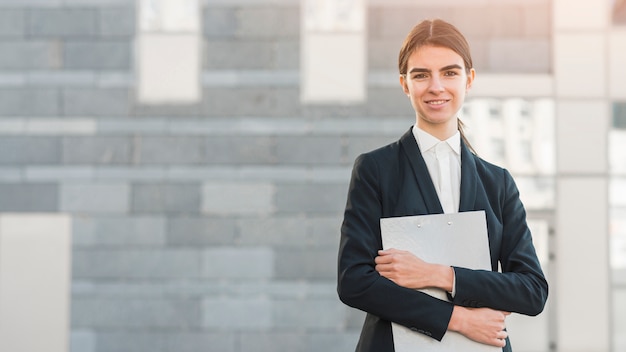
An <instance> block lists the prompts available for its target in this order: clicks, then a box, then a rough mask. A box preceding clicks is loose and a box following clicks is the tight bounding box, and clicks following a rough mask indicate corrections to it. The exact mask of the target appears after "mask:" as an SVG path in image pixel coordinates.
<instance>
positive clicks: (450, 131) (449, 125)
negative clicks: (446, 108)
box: [416, 118, 458, 141]
mask: <svg viewBox="0 0 626 352" xmlns="http://www.w3.org/2000/svg"><path fill="white" fill-rule="evenodd" d="M416 123H417V127H419V128H420V129H422V130H423V131H425V132H428V133H429V134H430V135H432V136H434V137H436V138H437V139H439V140H440V141H445V140H446V139H448V138H450V137H452V136H454V134H455V133H456V131H458V122H457V119H456V118H454V119H451V120H450V121H448V122H446V123H440V124H433V123H428V122H425V121H423V120H421V119H419V118H418V119H417V122H416Z"/></svg>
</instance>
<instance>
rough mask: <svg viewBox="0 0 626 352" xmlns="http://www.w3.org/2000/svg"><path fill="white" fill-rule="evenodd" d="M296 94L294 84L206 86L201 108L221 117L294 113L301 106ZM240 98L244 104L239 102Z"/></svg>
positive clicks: (210, 114) (289, 114)
mask: <svg viewBox="0 0 626 352" xmlns="http://www.w3.org/2000/svg"><path fill="white" fill-rule="evenodd" d="M253 56H254V55H253ZM298 94H299V92H298V91H297V90H296V89H293V88H286V89H279V88H268V87H259V88H248V87H245V88H243V87H242V88H207V89H205V90H204V93H203V102H202V112H203V114H205V115H207V116H220V117H225V116H255V117H259V116H272V117H278V116H293V115H295V114H297V113H298V112H299V111H300V107H301V104H300V97H299V95H298ZM242 101H246V102H247V104H241V102H242ZM326 116H328V115H326Z"/></svg>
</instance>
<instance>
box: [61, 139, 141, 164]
mask: <svg viewBox="0 0 626 352" xmlns="http://www.w3.org/2000/svg"><path fill="white" fill-rule="evenodd" d="M62 143H63V163H64V164H90V165H94V164H128V163H130V161H131V151H132V146H131V141H130V138H128V137H101V136H97V137H95V136H90V137H64V138H63V142H62Z"/></svg>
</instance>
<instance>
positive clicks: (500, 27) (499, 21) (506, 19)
mask: <svg viewBox="0 0 626 352" xmlns="http://www.w3.org/2000/svg"><path fill="white" fill-rule="evenodd" d="M487 11H488V12H487V13H486V16H487V18H489V19H490V22H493V31H492V32H491V37H492V38H498V39H503V38H520V37H522V36H523V35H524V18H523V11H520V9H519V8H517V7H514V6H503V5H502V6H492V7H490V8H489V9H488V10H487Z"/></svg>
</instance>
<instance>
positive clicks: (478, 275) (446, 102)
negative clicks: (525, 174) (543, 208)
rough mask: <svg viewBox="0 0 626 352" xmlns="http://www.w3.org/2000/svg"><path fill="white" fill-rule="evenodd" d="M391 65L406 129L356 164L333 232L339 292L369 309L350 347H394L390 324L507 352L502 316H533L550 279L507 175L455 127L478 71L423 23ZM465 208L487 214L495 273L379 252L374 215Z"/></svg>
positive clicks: (445, 33)
mask: <svg viewBox="0 0 626 352" xmlns="http://www.w3.org/2000/svg"><path fill="white" fill-rule="evenodd" d="M399 71H400V84H401V86H402V89H403V90H404V93H405V94H406V95H407V97H408V98H409V100H410V101H411V104H412V106H413V109H414V110H415V116H416V122H415V125H414V126H412V127H411V129H409V131H407V132H406V133H405V134H404V135H403V136H402V137H401V138H400V140H398V141H397V142H395V143H392V144H390V145H387V146H384V147H382V148H380V149H377V150H374V151H372V152H369V153H366V154H362V155H360V156H359V157H358V158H357V159H356V161H355V164H354V169H353V172H352V179H351V182H350V187H349V191H348V200H347V205H346V209H345V213H344V221H343V224H342V227H341V243H340V248H339V267H338V269H339V272H338V293H339V297H340V299H341V300H342V301H343V302H344V303H345V304H347V305H349V306H352V307H355V308H358V309H360V310H363V311H365V312H367V316H366V318H365V322H364V325H363V329H362V331H361V337H360V339H359V342H358V345H357V348H356V350H357V351H376V352H384V351H393V350H394V347H393V338H392V330H391V322H394V323H398V324H401V325H404V326H406V327H409V328H411V329H412V330H414V331H417V332H420V333H423V334H425V335H427V336H430V337H432V338H433V339H436V340H441V339H442V338H443V337H444V335H445V333H446V331H448V330H450V331H456V332H459V333H460V334H462V335H464V336H466V337H468V338H470V339H472V340H474V341H477V342H480V343H483V344H487V345H492V346H498V347H502V348H503V350H504V351H511V347H510V344H509V343H508V335H507V332H506V330H505V319H506V316H507V315H508V314H510V313H511V312H516V313H521V314H526V315H537V314H539V313H540V312H541V311H542V310H543V307H544V305H545V302H546V299H547V296H548V284H547V282H546V280H545V277H544V275H543V272H542V269H541V266H540V264H539V260H538V259H537V255H536V253H535V249H534V247H533V244H532V237H531V233H530V231H529V229H528V226H527V224H526V212H525V210H524V207H523V205H522V203H521V201H520V199H519V192H518V190H517V187H516V186H515V183H514V181H513V179H512V177H511V175H510V174H509V173H508V171H506V170H505V169H502V168H500V167H497V166H495V165H492V164H489V163H487V162H486V161H484V160H482V159H480V158H479V157H478V156H476V155H475V154H474V153H473V150H471V147H470V146H469V143H468V142H467V141H466V140H465V138H464V136H463V134H462V128H461V127H462V125H461V121H460V120H459V119H458V118H457V113H458V111H459V110H460V109H461V107H462V105H463V102H464V100H465V95H466V93H467V91H468V90H469V89H470V87H471V85H472V82H473V81H474V77H475V71H474V69H473V65H472V59H471V57H470V51H469V45H468V44H467V41H466V40H465V38H464V37H463V35H462V34H461V33H460V32H459V31H458V29H456V28H455V27H454V26H452V25H451V24H449V23H447V22H444V21H442V20H433V21H430V20H427V21H423V22H421V23H419V24H418V25H416V26H415V27H414V28H413V29H412V30H411V32H410V33H409V34H408V36H407V38H406V39H405V41H404V43H403V45H402V48H401V50H400V54H399ZM442 156H443V157H442ZM440 160H446V161H445V162H444V163H439V161H440ZM473 210H484V211H485V214H486V219H487V228H488V235H489V248H490V253H491V267H492V271H484V270H482V271H481V270H470V269H467V268H460V267H449V266H444V265H440V264H437V263H427V262H424V261H423V260H421V259H420V258H417V257H415V256H414V255H412V254H411V253H409V252H405V251H401V250H397V249H388V250H382V241H381V234H380V219H381V218H386V217H396V216H410V215H423V214H437V213H443V212H446V213H450V212H464V211H473ZM498 264H500V265H501V272H498ZM427 287H428V288H432V287H435V288H440V289H443V290H446V291H447V292H449V298H450V302H446V301H442V300H438V299H436V298H433V297H430V296H429V295H427V294H425V293H422V292H419V291H416V289H422V288H427Z"/></svg>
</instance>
